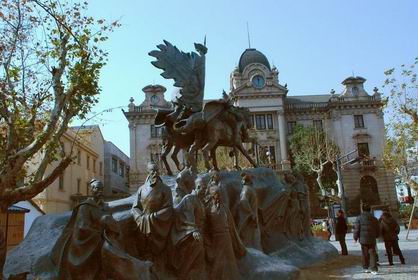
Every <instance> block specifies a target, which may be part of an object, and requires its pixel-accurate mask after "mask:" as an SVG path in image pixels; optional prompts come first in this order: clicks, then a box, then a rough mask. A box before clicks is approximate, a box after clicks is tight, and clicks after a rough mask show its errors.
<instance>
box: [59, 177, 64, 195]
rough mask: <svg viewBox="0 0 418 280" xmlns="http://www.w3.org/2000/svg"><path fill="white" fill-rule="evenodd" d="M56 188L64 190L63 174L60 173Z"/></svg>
mask: <svg viewBox="0 0 418 280" xmlns="http://www.w3.org/2000/svg"><path fill="white" fill-rule="evenodd" d="M58 189H59V190H60V191H63V190H64V174H62V175H61V176H60V177H59V179H58Z"/></svg>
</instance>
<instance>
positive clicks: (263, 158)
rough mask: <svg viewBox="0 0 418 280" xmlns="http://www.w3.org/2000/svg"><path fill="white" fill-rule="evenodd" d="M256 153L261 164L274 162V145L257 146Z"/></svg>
mask: <svg viewBox="0 0 418 280" xmlns="http://www.w3.org/2000/svg"><path fill="white" fill-rule="evenodd" d="M258 153H259V157H260V162H261V164H263V165H268V164H274V163H275V162H276V151H275V148H274V146H259V147H258Z"/></svg>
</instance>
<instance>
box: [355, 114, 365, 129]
mask: <svg viewBox="0 0 418 280" xmlns="http://www.w3.org/2000/svg"><path fill="white" fill-rule="evenodd" d="M354 127H355V128H363V127H364V120H363V115H354Z"/></svg>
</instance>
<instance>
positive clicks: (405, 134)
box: [383, 57, 418, 191]
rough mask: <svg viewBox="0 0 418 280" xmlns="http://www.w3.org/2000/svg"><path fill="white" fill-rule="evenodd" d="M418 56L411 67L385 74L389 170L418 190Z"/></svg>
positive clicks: (387, 161) (385, 160)
mask: <svg viewBox="0 0 418 280" xmlns="http://www.w3.org/2000/svg"><path fill="white" fill-rule="evenodd" d="M417 66H418V57H417V58H415V61H414V63H413V64H412V65H401V66H400V68H399V69H395V68H392V69H389V70H387V71H385V75H386V76H387V78H386V80H385V85H384V88H385V89H387V92H386V93H385V95H386V98H387V99H386V101H387V106H386V112H385V113H386V115H387V116H388V122H387V124H386V130H387V138H386V146H385V150H384V157H383V160H384V163H385V165H386V167H388V168H390V169H391V170H393V171H394V172H395V174H396V175H397V176H399V177H400V178H401V180H402V181H403V182H404V183H406V184H407V186H408V188H409V187H412V188H414V189H415V190H417V191H418V183H417V182H416V181H414V180H413V178H412V176H413V175H417V174H416V172H417V169H418V151H417V146H416V145H417V142H418V83H417V72H416V67H417Z"/></svg>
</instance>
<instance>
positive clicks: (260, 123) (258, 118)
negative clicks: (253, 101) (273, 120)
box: [255, 115, 266, 130]
mask: <svg viewBox="0 0 418 280" xmlns="http://www.w3.org/2000/svg"><path fill="white" fill-rule="evenodd" d="M255 127H256V128H257V129H259V130H263V129H266V116H265V115H255Z"/></svg>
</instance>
